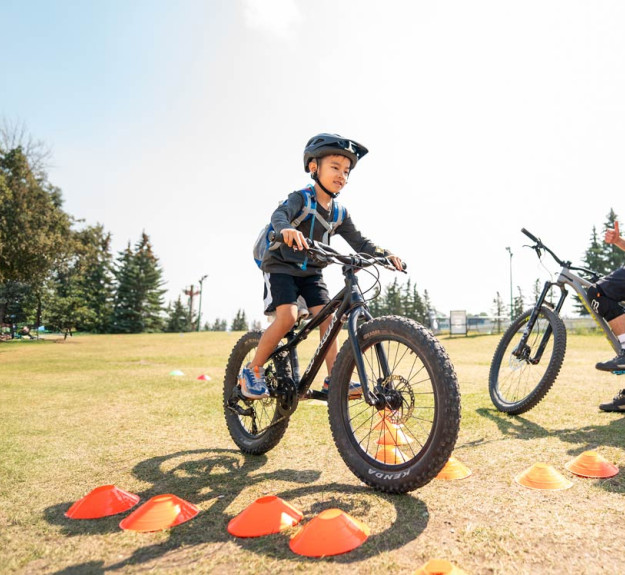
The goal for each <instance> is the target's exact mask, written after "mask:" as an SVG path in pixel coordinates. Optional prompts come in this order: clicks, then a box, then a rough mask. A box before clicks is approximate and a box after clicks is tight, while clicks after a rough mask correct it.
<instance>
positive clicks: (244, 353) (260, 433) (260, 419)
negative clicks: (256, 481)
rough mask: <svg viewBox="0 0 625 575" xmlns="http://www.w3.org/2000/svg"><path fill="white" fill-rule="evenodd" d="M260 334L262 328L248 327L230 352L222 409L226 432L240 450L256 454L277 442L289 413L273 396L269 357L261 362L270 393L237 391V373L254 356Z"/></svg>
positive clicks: (273, 375)
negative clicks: (260, 396) (256, 395)
mask: <svg viewBox="0 0 625 575" xmlns="http://www.w3.org/2000/svg"><path fill="white" fill-rule="evenodd" d="M261 335H262V331H251V332H249V333H246V334H245V335H244V336H243V337H241V339H240V340H239V341H238V342H237V343H236V344H235V346H234V348H233V350H232V352H231V354H230V358H229V359H228V365H227V367H226V376H225V378H224V413H225V416H226V425H227V426H228V431H229V432H230V436H231V437H232V439H233V441H234V442H235V443H236V444H237V446H238V447H239V449H240V450H241V451H243V452H244V453H251V454H256V455H258V454H261V453H265V452H267V451H269V450H270V449H272V448H274V447H275V446H276V445H278V443H279V442H280V440H281V439H282V436H283V435H284V433H285V431H286V428H287V427H288V425H289V417H288V415H289V414H286V415H285V410H283V409H282V408H281V404H280V402H279V401H278V400H277V399H276V390H277V388H278V384H277V382H276V378H275V371H276V370H275V367H274V365H273V362H272V361H270V362H268V363H267V364H265V376H266V380H267V386H268V387H269V389H270V391H271V392H272V395H271V397H268V398H265V399H254V400H250V399H246V398H245V397H243V395H241V388H240V386H239V383H238V376H239V373H240V372H241V369H242V368H243V366H245V365H246V364H247V363H248V362H249V361H251V360H252V358H253V357H254V354H255V352H256V348H257V347H258V342H259V341H260V337H261Z"/></svg>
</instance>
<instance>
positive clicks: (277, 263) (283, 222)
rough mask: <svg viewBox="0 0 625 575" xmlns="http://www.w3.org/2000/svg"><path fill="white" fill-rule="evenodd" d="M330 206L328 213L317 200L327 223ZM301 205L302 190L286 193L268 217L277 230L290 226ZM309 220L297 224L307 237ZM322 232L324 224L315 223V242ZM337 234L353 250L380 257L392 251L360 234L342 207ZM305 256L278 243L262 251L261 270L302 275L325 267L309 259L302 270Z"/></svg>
mask: <svg viewBox="0 0 625 575" xmlns="http://www.w3.org/2000/svg"><path fill="white" fill-rule="evenodd" d="M333 202H334V200H333ZM332 207H333V206H332V205H331V206H330V212H328V210H325V209H324V208H323V207H322V206H321V205H320V204H319V203H317V212H318V214H319V216H321V217H322V218H324V219H325V220H326V221H327V222H329V221H330V217H331V216H330V214H331V210H332ZM303 208H304V196H303V192H300V191H297V192H292V193H291V194H289V197H288V198H287V201H286V203H285V204H281V205H280V206H279V207H278V208H277V209H276V210H275V211H274V212H273V214H272V216H271V223H272V225H273V228H274V230H275V231H276V232H278V233H279V232H281V231H282V230H283V229H285V228H290V227H291V222H292V221H293V220H294V219H295V218H296V217H297V216H298V215H299V214H300V213H301V211H302V209H303ZM311 223H312V218H309V219H307V220H306V221H303V222H302V223H301V224H300V225H299V226H298V227H297V229H298V230H299V231H300V232H302V234H304V236H305V237H307V238H309V237H310V226H311ZM324 231H325V228H324V227H323V225H321V224H320V223H319V222H316V224H315V227H314V229H313V233H314V237H313V239H314V240H315V241H322V238H323V233H324ZM336 233H337V234H338V235H340V236H341V237H342V238H343V239H345V241H346V242H347V243H348V244H349V245H350V246H351V248H352V249H353V250H354V251H355V252H358V253H361V252H364V253H366V254H369V255H381V256H386V255H390V254H391V252H389V251H387V250H384V249H382V248H379V247H377V246H376V245H375V244H374V243H373V242H372V241H371V240H369V239H368V238H366V237H364V236H363V235H362V233H360V231H359V230H358V228H356V226H355V225H354V222H353V220H352V218H351V217H350V215H349V212H348V211H347V209H346V210H345V218H344V220H343V222H342V223H341V225H340V226H338V227H337V228H336ZM305 257H306V253H305V252H301V251H297V252H296V251H295V250H293V249H292V248H289V247H288V246H287V245H286V244H281V245H280V247H279V248H278V249H277V250H267V251H266V252H265V256H264V257H263V261H262V264H261V269H262V270H263V272H266V273H283V274H289V275H293V276H301V277H304V276H312V275H316V274H320V273H321V270H322V269H323V268H324V267H326V266H327V264H326V263H321V262H313V261H310V259H308V262H307V267H306V269H305V270H303V269H302V268H301V267H300V266H299V265H298V264H301V263H303V262H304V258H305Z"/></svg>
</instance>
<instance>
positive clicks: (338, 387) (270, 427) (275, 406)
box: [223, 241, 460, 493]
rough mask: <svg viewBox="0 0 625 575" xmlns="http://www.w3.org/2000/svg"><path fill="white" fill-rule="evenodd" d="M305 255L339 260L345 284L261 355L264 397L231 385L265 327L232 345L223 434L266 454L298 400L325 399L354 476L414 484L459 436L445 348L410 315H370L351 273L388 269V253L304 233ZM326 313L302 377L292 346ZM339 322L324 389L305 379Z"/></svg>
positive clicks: (432, 471)
mask: <svg viewBox="0 0 625 575" xmlns="http://www.w3.org/2000/svg"><path fill="white" fill-rule="evenodd" d="M308 257H309V258H316V259H317V260H318V261H324V262H327V263H335V264H342V270H343V276H344V280H345V286H344V287H343V288H342V289H341V290H340V292H339V293H338V294H337V295H336V296H335V297H334V298H333V299H332V300H331V301H330V302H329V303H328V304H327V305H326V306H324V308H323V309H322V310H321V311H320V312H319V313H318V314H317V315H316V316H315V317H313V318H312V319H311V320H309V321H308V322H305V323H303V325H301V324H300V323H298V324H296V326H295V327H294V328H293V329H292V330H291V331H290V332H289V333H288V334H287V335H286V336H285V338H284V339H283V340H282V342H281V343H280V344H279V345H278V347H277V348H276V349H275V350H274V352H273V353H272V355H271V357H270V358H269V360H268V361H267V362H266V363H265V378H266V382H267V386H268V388H269V393H270V396H269V397H268V398H265V399H258V400H249V399H247V398H245V397H244V396H243V395H242V393H241V389H240V386H239V384H238V375H239V373H240V371H241V369H242V367H243V366H244V365H245V364H246V363H247V362H248V361H250V359H251V358H252V357H253V355H254V351H255V349H256V347H257V346H258V342H259V340H260V337H261V335H262V331H251V332H249V333H246V334H245V335H243V336H242V337H241V339H240V340H239V341H238V342H237V343H236V344H235V346H234V349H233V350H232V353H231V355H230V358H229V360H228V364H227V367H226V374H225V379H224V390H223V391H224V413H225V418H226V424H227V427H228V430H229V432H230V435H231V437H232V439H233V441H234V442H235V443H236V445H237V446H238V447H239V449H240V450H241V451H243V452H244V453H249V454H262V453H265V452H267V451H269V450H270V449H272V448H273V447H275V446H276V445H277V444H278V443H279V442H280V440H281V439H282V437H283V435H284V433H285V432H286V429H287V427H288V425H289V419H290V417H291V415H292V414H293V413H294V412H295V410H296V409H297V406H298V403H299V401H300V400H302V399H310V398H312V399H323V400H327V403H328V415H329V422H330V428H331V431H332V437H333V440H334V443H335V445H336V447H337V449H338V451H339V453H340V455H341V457H342V459H343V461H344V462H345V463H346V465H347V466H348V467H349V469H350V470H351V471H352V472H353V473H354V474H355V475H356V476H357V477H358V478H359V479H360V480H362V481H363V482H364V483H366V484H367V485H369V486H371V487H373V488H375V489H378V490H381V491H385V492H389V493H405V492H408V491H412V490H414V489H417V488H418V487H421V486H423V485H425V484H427V483H428V482H429V481H431V480H432V479H433V478H434V477H435V476H436V475H437V474H438V472H439V471H440V470H441V469H442V467H443V466H444V465H445V463H446V462H447V460H448V459H449V456H450V455H451V453H452V451H453V448H454V446H455V443H456V439H457V437H458V430H459V426H460V392H459V389H458V382H457V378H456V373H455V371H454V368H453V366H452V364H451V362H450V360H449V357H448V356H447V353H446V352H445V350H444V349H443V347H442V346H441V345H440V343H439V342H438V341H437V340H436V338H435V337H434V336H433V335H432V333H431V332H430V331H429V330H427V329H426V328H425V327H423V326H422V325H420V324H418V323H417V322H415V321H413V320H411V319H408V318H405V317H399V316H392V315H391V316H384V317H378V318H373V317H372V316H371V314H370V312H369V310H368V308H367V304H366V300H365V297H364V294H363V292H362V291H361V290H360V287H359V285H358V278H357V277H356V272H357V271H358V270H362V269H365V268H371V267H372V266H381V267H386V268H389V269H394V267H392V266H391V265H390V263H389V261H388V260H387V259H386V258H382V257H372V256H369V255H366V254H356V255H342V254H340V253H338V252H337V251H335V250H334V249H332V248H331V247H330V246H328V245H325V244H321V243H319V242H311V241H309V249H308ZM370 271H372V270H370ZM376 279H377V278H376ZM328 317H332V321H331V322H330V326H329V328H328V330H327V331H326V333H325V334H324V335H323V337H322V339H321V342H320V344H319V347H318V348H317V350H316V351H315V353H314V355H313V357H312V359H311V361H310V364H309V365H308V367H307V368H306V370H305V371H304V373H303V375H301V376H300V366H299V359H298V354H297V346H298V345H299V344H300V343H301V342H302V341H303V340H304V339H306V338H307V337H308V336H309V335H310V334H311V332H312V331H313V330H314V329H315V328H317V327H319V326H320V325H321V323H322V322H323V321H324V320H325V319H326V318H328ZM344 324H347V334H348V337H347V340H346V341H345V342H344V344H343V345H342V347H341V349H340V351H339V354H338V356H337V359H336V363H335V365H334V367H333V369H332V374H331V382H330V386H329V392H328V394H327V396H326V394H323V393H321V392H318V391H313V390H311V389H310V386H311V384H312V382H313V380H314V378H315V376H316V375H317V373H318V371H319V369H320V367H321V366H322V364H323V362H324V358H325V355H326V353H327V350H328V348H329V346H330V345H331V344H332V342H333V341H334V340H335V339H336V337H337V336H338V334H339V332H340V331H341V329H342V327H343V325H344ZM285 340H286V342H285ZM353 381H358V382H360V385H361V387H362V397H361V398H359V399H350V398H349V386H350V382H353Z"/></svg>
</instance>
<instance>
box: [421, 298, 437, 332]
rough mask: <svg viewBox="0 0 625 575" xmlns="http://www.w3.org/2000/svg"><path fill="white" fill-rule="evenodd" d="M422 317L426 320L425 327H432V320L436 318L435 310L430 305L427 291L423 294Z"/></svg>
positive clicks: (430, 301)
mask: <svg viewBox="0 0 625 575" xmlns="http://www.w3.org/2000/svg"><path fill="white" fill-rule="evenodd" d="M423 316H424V318H426V319H425V325H426V326H427V327H432V318H436V308H435V307H434V306H433V305H432V300H431V299H430V294H429V293H428V290H424V292H423Z"/></svg>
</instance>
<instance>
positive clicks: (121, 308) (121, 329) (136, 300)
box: [112, 232, 166, 333]
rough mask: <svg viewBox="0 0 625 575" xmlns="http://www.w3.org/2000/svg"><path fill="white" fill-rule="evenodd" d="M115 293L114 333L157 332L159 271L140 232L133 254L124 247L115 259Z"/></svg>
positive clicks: (160, 296) (160, 303) (160, 294)
mask: <svg viewBox="0 0 625 575" xmlns="http://www.w3.org/2000/svg"><path fill="white" fill-rule="evenodd" d="M115 276H116V279H117V292H116V295H115V306H114V310H113V326H112V329H113V331H114V332H116V333H143V332H155V331H160V330H161V329H162V327H163V318H162V312H163V294H164V293H165V291H166V290H164V289H163V288H162V285H163V280H162V271H161V268H160V266H159V263H158V258H157V257H156V256H155V255H154V252H153V251H152V245H151V243H150V239H149V237H148V235H147V234H146V233H145V232H144V233H143V234H142V235H141V239H140V240H139V241H138V242H137V244H136V246H135V249H134V251H133V250H132V249H131V247H130V243H129V244H128V247H127V248H126V249H125V250H124V251H123V252H120V254H119V256H118V258H117V269H116V270H115Z"/></svg>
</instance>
